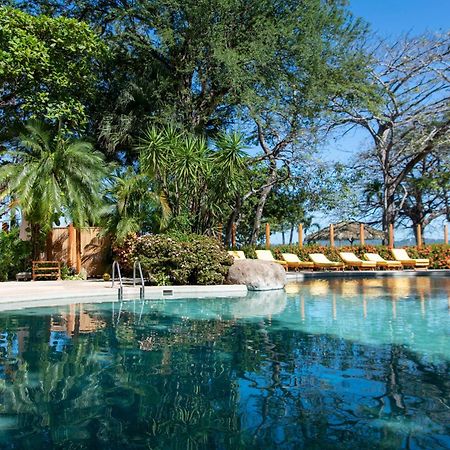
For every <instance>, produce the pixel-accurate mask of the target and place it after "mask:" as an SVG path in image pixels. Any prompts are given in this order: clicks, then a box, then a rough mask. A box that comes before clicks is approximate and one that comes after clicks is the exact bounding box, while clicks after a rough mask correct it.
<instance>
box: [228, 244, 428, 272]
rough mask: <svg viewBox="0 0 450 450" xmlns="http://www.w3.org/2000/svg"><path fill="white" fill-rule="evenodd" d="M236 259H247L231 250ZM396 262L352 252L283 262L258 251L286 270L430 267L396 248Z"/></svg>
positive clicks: (287, 255) (288, 256)
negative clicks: (357, 254)
mask: <svg viewBox="0 0 450 450" xmlns="http://www.w3.org/2000/svg"><path fill="white" fill-rule="evenodd" d="M228 253H229V254H230V255H232V256H233V257H234V258H235V259H246V257H245V254H244V252H243V251H241V250H230V251H229V252H228ZM391 253H392V256H393V257H394V260H386V259H384V258H382V257H381V256H380V255H378V254H377V253H364V258H365V260H362V259H360V258H358V257H357V256H356V255H355V254H354V253H352V252H339V256H340V258H341V259H342V261H330V260H329V259H328V258H327V257H326V256H325V255H324V254H323V253H310V254H309V258H310V260H311V261H302V260H300V259H299V257H298V256H297V255H295V254H293V253H282V254H281V256H282V257H283V259H282V260H278V259H275V258H274V256H273V254H272V252H271V251H270V250H256V257H257V258H258V259H261V260H264V261H271V262H275V263H278V264H281V265H282V266H283V267H284V268H285V269H286V270H289V269H294V270H299V269H311V270H314V269H322V270H324V269H328V270H344V269H346V268H349V269H357V270H375V269H403V268H414V269H419V268H422V269H427V268H428V266H429V265H430V261H429V260H428V259H414V258H411V257H410V256H409V255H408V253H407V252H406V250H404V249H399V248H394V249H391Z"/></svg>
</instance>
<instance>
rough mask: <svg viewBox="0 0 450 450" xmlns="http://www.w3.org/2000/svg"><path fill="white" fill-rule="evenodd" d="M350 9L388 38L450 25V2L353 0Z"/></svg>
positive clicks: (438, 0) (444, 0)
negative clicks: (403, 33) (402, 33)
mask: <svg viewBox="0 0 450 450" xmlns="http://www.w3.org/2000/svg"><path fill="white" fill-rule="evenodd" d="M350 9H351V11H352V12H353V13H354V14H355V15H356V16H360V17H363V18H364V19H365V20H366V21H367V22H369V23H370V24H371V26H372V29H373V31H375V32H377V33H379V34H380V35H382V36H384V37H395V36H397V35H398V34H399V33H401V32H412V33H422V32H424V31H439V30H447V29H448V28H449V26H450V0H350Z"/></svg>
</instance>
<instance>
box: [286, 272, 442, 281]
mask: <svg viewBox="0 0 450 450" xmlns="http://www.w3.org/2000/svg"><path fill="white" fill-rule="evenodd" d="M387 277H389V278H391V277H392V278H395V277H450V270H449V269H428V270H412V269H411V270H361V271H360V270H344V271H340V270H339V271H338V270H333V271H328V272H326V271H324V270H322V271H320V272H319V271H317V272H306V271H305V272H289V273H287V279H288V281H303V280H308V279H312V278H387Z"/></svg>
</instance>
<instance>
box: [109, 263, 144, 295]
mask: <svg viewBox="0 0 450 450" xmlns="http://www.w3.org/2000/svg"><path fill="white" fill-rule="evenodd" d="M136 269H137V270H138V272H139V279H138V280H137V281H139V283H140V287H139V298H140V299H141V300H142V299H144V298H145V280H144V275H143V273H142V266H141V262H140V261H139V260H136V261H134V264H133V286H136ZM116 276H117V277H116ZM116 278H117V280H118V282H119V288H118V290H117V297H118V299H119V300H123V287H124V279H123V278H122V272H121V271H120V264H119V261H114V262H113V265H112V286H111V287H112V288H114V284H115V281H116Z"/></svg>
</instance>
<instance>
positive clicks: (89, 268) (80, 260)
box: [46, 225, 111, 277]
mask: <svg viewBox="0 0 450 450" xmlns="http://www.w3.org/2000/svg"><path fill="white" fill-rule="evenodd" d="M100 232H101V230H100V228H96V227H88V228H81V230H76V229H75V228H74V227H73V226H72V225H69V226H68V227H57V228H53V230H52V231H51V232H50V233H49V235H48V238H47V245H46V253H47V254H46V258H47V259H48V260H53V261H61V262H64V263H66V264H67V266H68V267H72V268H74V269H75V271H76V273H79V272H80V271H81V269H82V268H83V269H85V270H86V272H87V274H88V276H89V277H96V276H101V275H103V274H104V273H105V272H107V271H108V269H109V266H110V265H111V264H110V260H111V255H110V253H111V244H110V240H109V239H108V238H107V237H104V236H101V233H100Z"/></svg>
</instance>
